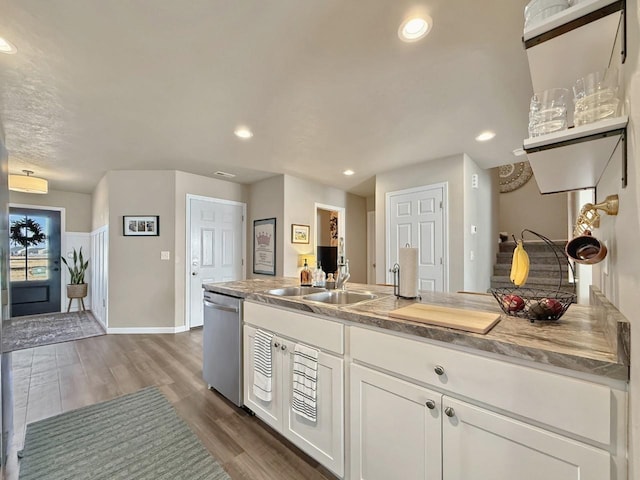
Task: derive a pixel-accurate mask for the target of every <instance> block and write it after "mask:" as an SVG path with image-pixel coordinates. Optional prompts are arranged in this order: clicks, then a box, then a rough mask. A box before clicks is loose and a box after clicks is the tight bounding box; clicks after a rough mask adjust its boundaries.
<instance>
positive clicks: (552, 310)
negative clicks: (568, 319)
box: [540, 298, 562, 316]
mask: <svg viewBox="0 0 640 480" xmlns="http://www.w3.org/2000/svg"><path fill="white" fill-rule="evenodd" d="M540 304H541V305H542V307H543V308H544V309H545V310H546V311H547V312H549V315H553V316H556V315H559V314H560V313H562V304H561V303H560V302H559V301H558V300H556V299H554V298H543V299H542V300H540Z"/></svg>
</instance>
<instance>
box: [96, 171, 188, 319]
mask: <svg viewBox="0 0 640 480" xmlns="http://www.w3.org/2000/svg"><path fill="white" fill-rule="evenodd" d="M107 179H108V191H109V194H110V195H109V327H110V328H118V327H173V326H174V325H175V315H174V311H175V296H176V291H175V281H174V275H175V266H174V262H172V261H167V260H160V252H161V251H163V250H166V251H170V252H175V209H176V207H175V171H160V170H158V171H112V172H109V174H108V176H107ZM123 215H159V216H160V235H159V236H157V237H125V236H123V235H122V220H123V219H122V217H123ZM182 295H184V293H182Z"/></svg>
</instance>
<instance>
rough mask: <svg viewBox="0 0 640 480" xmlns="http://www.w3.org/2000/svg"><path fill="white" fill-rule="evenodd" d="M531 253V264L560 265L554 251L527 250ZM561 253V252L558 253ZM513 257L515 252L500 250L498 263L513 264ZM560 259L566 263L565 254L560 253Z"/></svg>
mask: <svg viewBox="0 0 640 480" xmlns="http://www.w3.org/2000/svg"><path fill="white" fill-rule="evenodd" d="M527 253H528V254H529V262H530V263H531V265H536V264H542V265H548V264H555V265H556V266H557V265H558V257H556V256H555V254H554V253H553V252H527ZM558 255H560V253H558ZM512 258H513V252H509V253H505V252H498V255H497V263H498V264H509V265H511V259H512ZM560 261H561V262H562V264H563V265H566V263H567V260H566V258H565V257H564V256H563V255H560Z"/></svg>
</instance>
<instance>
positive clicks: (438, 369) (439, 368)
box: [433, 365, 444, 375]
mask: <svg viewBox="0 0 640 480" xmlns="http://www.w3.org/2000/svg"><path fill="white" fill-rule="evenodd" d="M433 371H434V372H436V374H438V375H444V367H443V366H442V365H436V368H434V369H433Z"/></svg>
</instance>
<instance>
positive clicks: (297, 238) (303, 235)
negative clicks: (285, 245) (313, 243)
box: [291, 224, 309, 243]
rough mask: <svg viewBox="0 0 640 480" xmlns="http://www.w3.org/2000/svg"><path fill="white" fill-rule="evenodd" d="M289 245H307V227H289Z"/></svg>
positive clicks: (294, 225)
mask: <svg viewBox="0 0 640 480" xmlns="http://www.w3.org/2000/svg"><path fill="white" fill-rule="evenodd" d="M291 243H309V225H296V224H292V225H291Z"/></svg>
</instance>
